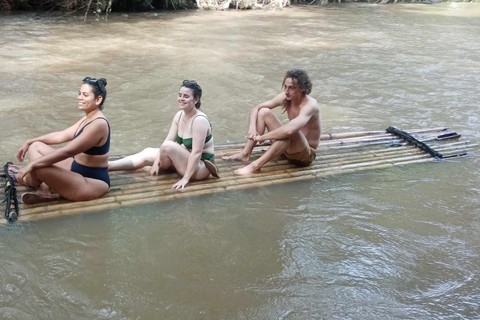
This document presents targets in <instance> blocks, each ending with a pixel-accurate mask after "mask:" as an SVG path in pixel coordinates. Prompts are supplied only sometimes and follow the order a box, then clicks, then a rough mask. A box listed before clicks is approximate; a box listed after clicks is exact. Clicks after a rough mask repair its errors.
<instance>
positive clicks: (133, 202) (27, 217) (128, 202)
mask: <svg viewBox="0 0 480 320" xmlns="http://www.w3.org/2000/svg"><path fill="white" fill-rule="evenodd" d="M431 161H435V160H434V158H432V157H426V158H423V159H415V160H405V161H403V162H402V161H399V162H386V163H379V164H376V165H371V166H368V167H357V168H346V169H344V170H339V171H327V172H319V173H317V174H309V175H303V176H299V177H285V178H283V177H281V178H279V179H275V180H267V181H264V180H262V181H261V182H259V183H257V184H256V185H254V186H252V184H241V185H233V186H229V187H226V188H221V187H217V188H212V189H202V190H199V191H198V192H195V193H190V194H187V193H177V194H173V195H163V194H161V193H160V192H159V193H157V194H152V195H151V196H150V197H146V198H137V199H132V200H126V201H122V202H118V201H117V202H111V203H108V204H106V205H104V206H101V207H96V208H92V209H94V210H85V208H77V209H72V210H68V209H63V210H58V211H50V212H45V213H40V214H34V215H21V216H20V217H19V221H35V220H40V219H46V218H53V217H60V216H69V215H75V214H79V213H88V212H94V211H105V210H111V209H117V208H121V207H126V206H134V205H140V204H148V203H153V202H162V201H168V200H173V199H181V198H183V197H192V196H199V195H208V194H213V193H217V192H222V191H233V190H243V189H247V188H251V187H261V186H270V185H274V184H278V183H287V182H294V181H305V180H311V179H315V178H320V177H325V176H329V175H336V174H345V173H354V172H361V171H365V170H373V169H383V168H388V167H392V166H397V165H405V164H410V163H422V162H431ZM155 195H158V196H157V197H155ZM0 223H5V222H3V221H2V222H0Z"/></svg>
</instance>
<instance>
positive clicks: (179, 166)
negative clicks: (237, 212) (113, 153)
mask: <svg viewBox="0 0 480 320" xmlns="http://www.w3.org/2000/svg"><path fill="white" fill-rule="evenodd" d="M201 97H202V88H201V87H200V86H199V85H198V83H196V82H195V81H194V80H185V81H183V83H182V86H181V87H180V92H179V93H178V107H179V109H180V111H178V112H177V113H176V114H175V117H174V118H173V121H172V124H171V126H170V130H169V131H168V135H167V137H166V139H165V140H164V141H163V143H162V145H161V147H160V148H146V149H145V150H143V151H142V152H139V153H137V154H134V155H131V156H128V157H126V158H123V159H120V160H116V161H109V163H108V165H109V168H108V169H109V170H110V171H112V170H129V169H137V168H141V167H145V166H146V165H148V164H152V163H153V165H152V166H151V167H148V168H146V169H147V170H148V171H149V172H150V174H151V175H157V174H158V173H159V172H160V171H165V170H168V169H171V168H173V169H175V170H176V171H177V172H178V174H180V176H182V179H180V180H179V181H178V182H177V183H175V184H174V185H173V188H175V189H183V188H185V186H186V185H187V184H188V183H189V182H190V181H191V180H203V179H206V178H208V177H209V176H210V174H212V175H213V176H215V177H218V169H217V166H216V164H215V162H214V146H213V136H212V126H211V125H210V121H209V120H208V118H207V116H206V115H205V113H203V112H201V111H200V110H199V109H200V105H201V102H200V99H201Z"/></svg>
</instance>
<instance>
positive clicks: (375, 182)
mask: <svg viewBox="0 0 480 320" xmlns="http://www.w3.org/2000/svg"><path fill="white" fill-rule="evenodd" d="M94 18H95V17H94V16H90V17H89V22H88V23H87V24H84V23H83V22H82V19H83V17H82V16H80V15H79V16H76V17H74V16H71V15H70V16H64V17H55V18H54V17H48V16H47V17H46V16H45V15H44V14H39V13H20V14H19V13H10V14H9V13H0V93H1V94H0V120H1V124H2V126H1V127H2V134H1V136H2V143H1V144H0V161H1V163H2V164H3V163H5V162H6V161H8V160H15V154H16V152H17V149H18V148H19V147H20V145H21V144H22V143H23V142H24V141H25V140H26V139H28V138H31V137H34V136H38V135H41V134H44V133H47V132H51V131H55V130H61V129H64V128H66V127H67V126H70V125H72V124H73V123H74V122H75V121H77V119H79V118H80V117H81V116H82V114H81V113H79V111H78V110H77V100H76V98H77V92H78V88H79V87H80V84H81V80H82V79H83V78H84V77H85V76H90V77H104V78H106V79H107V80H108V86H107V90H108V97H107V100H106V103H105V114H106V116H107V117H108V118H109V120H110V123H111V125H112V147H111V154H128V153H133V152H137V151H140V150H142V149H143V148H145V147H148V146H158V145H159V144H160V143H161V141H162V140H163V139H164V137H165V135H166V133H167V130H168V126H169V124H170V121H171V119H172V117H173V115H174V113H175V112H176V110H177V103H176V96H177V92H178V89H179V86H180V84H181V81H182V80H184V79H196V80H197V81H198V82H199V83H200V85H201V86H202V88H203V91H204V95H203V98H202V110H203V111H204V112H205V113H206V114H207V115H208V116H209V118H210V119H211V121H212V125H213V130H214V136H215V142H216V143H217V144H223V143H228V142H237V141H242V140H244V139H245V137H246V127H247V113H248V111H249V110H250V109H251V108H252V107H253V106H255V105H256V104H258V103H259V102H261V101H264V100H266V99H269V98H271V97H273V96H274V95H275V94H276V93H278V92H279V91H280V89H281V83H282V80H283V76H284V74H285V71H286V70H288V69H291V68H304V69H306V70H307V71H308V72H309V74H310V76H311V78H312V81H313V90H312V96H313V97H314V98H316V99H317V100H318V102H319V104H320V108H321V112H322V118H323V122H322V125H323V132H324V133H327V132H350V131H364V130H383V129H385V128H387V127H388V126H391V125H392V126H396V127H398V128H401V129H406V130H408V129H415V128H427V127H438V126H447V127H450V128H451V129H452V130H455V131H457V132H458V133H460V134H462V135H463V137H462V138H463V139H465V140H471V141H472V142H473V143H478V141H479V140H480V130H479V129H480V121H479V116H478V114H479V111H480V90H479V84H480V54H479V52H480V41H479V35H480V5H479V4H466V3H442V4H438V5H431V6H429V5H386V6H379V5H378V6H377V5H367V4H350V5H329V6H323V7H319V6H314V5H312V6H308V7H306V6H296V7H290V8H285V9H283V10H265V11H229V12H215V11H177V12H166V13H158V14H152V13H135V14H128V15H121V14H113V15H111V16H110V17H109V22H108V23H105V21H103V20H100V21H95V19H94ZM279 114H280V113H279ZM280 116H282V115H280ZM283 117H284V115H283ZM479 168H480V162H479V160H478V151H477V150H475V151H474V152H472V153H471V154H470V155H469V156H467V157H464V158H457V159H451V160H447V161H442V162H439V163H427V164H417V165H410V166H405V167H395V168H392V169H386V170H378V171H366V172H362V173H358V174H348V175H341V176H331V177H328V178H324V179H320V180H314V181H308V182H299V183H292V184H286V185H277V186H273V187H268V188H261V189H251V190H247V191H236V192H228V193H223V194H217V195H210V196H202V197H198V198H190V199H184V200H180V201H171V202H165V203H159V204H152V205H144V206H136V207H128V208H124V209H118V210H112V211H106V212H98V213H92V214H84V215H78V216H73V217H64V218H58V219H49V220H45V221H39V222H31V223H17V224H11V225H8V226H3V227H1V228H0V318H2V319H288V320H290V319H479V318H480V311H479V310H480V280H479V279H480V278H479V276H480V274H479V273H480V271H479V270H480V247H479V246H480V245H479V243H480V217H479V215H480V201H479V199H480V197H479V191H480V189H479V187H478V185H479V181H480V169H479Z"/></svg>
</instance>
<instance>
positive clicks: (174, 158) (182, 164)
mask: <svg viewBox="0 0 480 320" xmlns="http://www.w3.org/2000/svg"><path fill="white" fill-rule="evenodd" d="M189 157H190V151H188V150H187V149H185V148H184V147H183V146H181V145H179V144H178V143H176V142H173V141H165V142H164V143H163V144H162V146H161V147H160V165H159V167H160V170H168V169H169V168H170V167H172V166H174V167H175V170H176V171H177V172H178V174H179V175H181V176H182V177H183V176H184V175H185V171H186V170H187V163H188V158H189ZM209 175H210V171H208V169H207V168H206V167H205V164H204V163H203V161H199V163H198V164H197V169H196V170H195V173H194V174H193V176H192V180H203V179H206V178H207V177H208V176H209Z"/></svg>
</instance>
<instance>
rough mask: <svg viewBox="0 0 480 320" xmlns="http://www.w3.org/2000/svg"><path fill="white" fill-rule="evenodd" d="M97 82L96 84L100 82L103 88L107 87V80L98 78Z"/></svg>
mask: <svg viewBox="0 0 480 320" xmlns="http://www.w3.org/2000/svg"><path fill="white" fill-rule="evenodd" d="M97 81H98V82H101V83H102V84H103V86H104V87H106V86H107V79H105V78H100V79H98V80H97Z"/></svg>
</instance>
